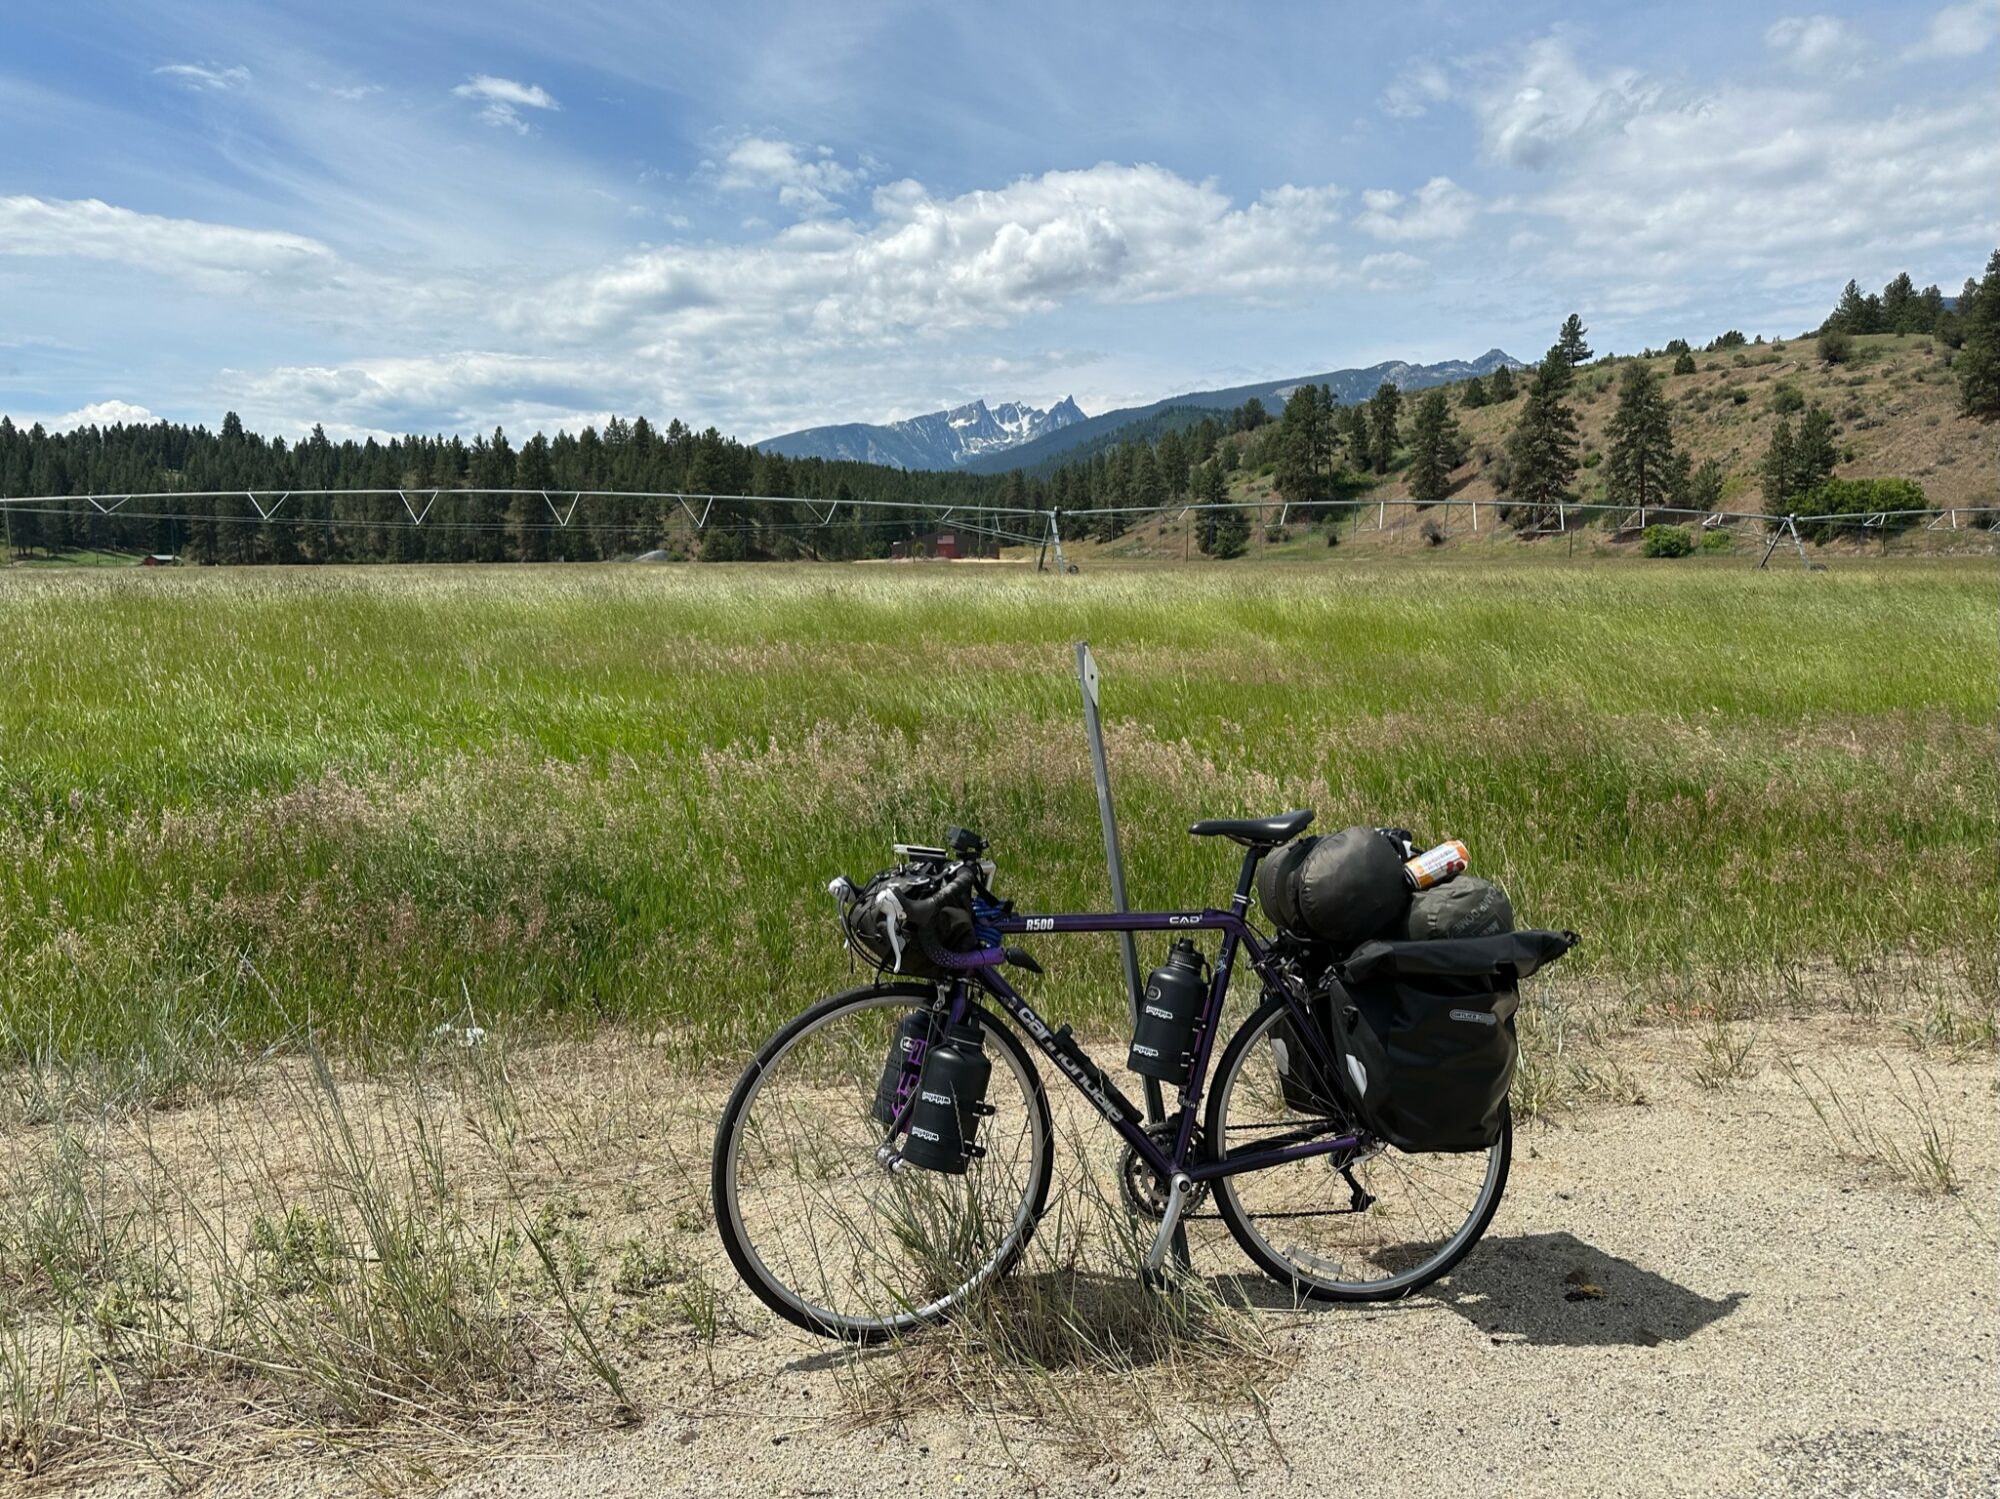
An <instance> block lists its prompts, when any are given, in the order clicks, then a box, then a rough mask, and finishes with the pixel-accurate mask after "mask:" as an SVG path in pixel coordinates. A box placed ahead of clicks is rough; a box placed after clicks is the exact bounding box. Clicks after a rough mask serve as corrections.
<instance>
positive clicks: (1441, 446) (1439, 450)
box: [1410, 390, 1465, 505]
mask: <svg viewBox="0 0 2000 1499" xmlns="http://www.w3.org/2000/svg"><path fill="white" fill-rule="evenodd" d="M1464 450H1465V435H1464V433H1462V432H1461V431H1460V430H1459V426H1458V418H1457V417H1455V416H1453V415H1452V412H1451V403H1450V402H1449V401H1448V400H1447V399H1446V398H1445V393H1444V392H1443V391H1441V390H1433V391H1430V392H1428V393H1426V394H1425V395H1424V396H1423V398H1422V399H1421V400H1419V401H1418V402H1417V409H1416V415H1415V416H1414V417H1413V418H1412V419H1411V421H1410V495H1411V498H1413V499H1414V500H1416V502H1417V503H1418V504H1419V505H1435V504H1436V503H1437V502H1438V501H1439V500H1442V499H1443V498H1444V497H1445V496H1446V495H1448V494H1450V493H1451V471H1452V470H1453V469H1455V468H1457V467H1458V464H1459V460H1460V458H1461V457H1462V456H1463V454H1464Z"/></svg>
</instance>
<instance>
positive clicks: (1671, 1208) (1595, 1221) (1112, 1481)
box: [105, 1020, 2000, 1499]
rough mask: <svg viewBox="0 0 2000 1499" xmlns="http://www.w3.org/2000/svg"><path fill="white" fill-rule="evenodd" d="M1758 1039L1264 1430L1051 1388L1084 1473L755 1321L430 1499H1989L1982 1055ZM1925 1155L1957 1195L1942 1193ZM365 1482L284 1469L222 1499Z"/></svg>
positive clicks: (1637, 1040) (1356, 1340) (1211, 1259)
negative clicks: (1402, 1498)
mask: <svg viewBox="0 0 2000 1499" xmlns="http://www.w3.org/2000/svg"><path fill="white" fill-rule="evenodd" d="M1748 1034H1749V1035H1750V1036H1751V1038H1752V1045H1751V1047H1750V1049H1749V1052H1748V1054H1747V1056H1746V1057H1744V1058H1743V1059H1742V1060H1741V1061H1740V1062H1739V1063H1738V1064H1736V1066H1735V1068H1734V1070H1735V1071H1737V1072H1739V1073H1742V1074H1746V1075H1742V1076H1738V1077H1736V1078H1734V1079H1732V1080H1730V1081H1728V1082H1726V1083H1723V1084H1722V1085H1720V1086H1716V1085H1714V1084H1713V1083H1712V1082H1711V1083H1709V1084H1704V1083H1702V1082H1698V1081H1697V1080H1696V1078H1697V1075H1698V1074H1701V1073H1703V1072H1707V1073H1709V1074H1710V1076H1711V1077H1712V1075H1713V1063H1714V1055H1713V1048H1712V1047H1710V1046H1708V1045H1707V1044H1705V1042H1704V1040H1703V1038H1702V1037H1701V1036H1700V1035H1698V1034H1697V1033H1695V1032H1691V1031H1672V1030H1647V1031H1642V1032H1639V1033H1637V1034H1635V1035H1633V1036H1630V1037H1627V1038H1625V1039H1624V1040H1622V1041H1620V1042H1617V1043H1615V1044H1614V1048H1613V1050H1614V1054H1615V1060H1616V1061H1617V1063H1618V1065H1619V1066H1620V1067H1621V1068H1622V1069H1623V1070H1624V1073H1625V1075H1626V1076H1627V1078H1628V1079H1629V1080H1630V1083H1631V1085H1632V1087H1633V1088H1634V1090H1635V1091H1637V1092H1638V1093H1640V1094H1641V1095H1642V1096H1643V1102H1640V1103H1626V1104H1619V1105H1601V1106H1597V1107H1594V1108H1590V1109H1585V1110H1581V1111H1578V1112H1575V1113H1570V1114H1567V1115H1564V1116H1562V1117H1561V1118H1559V1119H1558V1120H1557V1121H1556V1122H1554V1123H1550V1124H1540V1125H1535V1126H1533V1127H1530V1128H1526V1129H1524V1130H1523V1131H1522V1132H1521V1135H1520V1138H1519V1144H1518V1147H1517V1156H1516V1160H1515V1165H1514V1172H1513V1177H1512V1180H1511V1183H1510V1185H1509V1189H1508V1192H1507V1196H1506V1199H1505V1201H1504V1203H1503V1204H1502V1206H1501V1209H1500V1212H1499V1216H1498V1218H1497V1219H1496V1221H1495V1223H1494V1225H1493V1227H1492V1230H1491V1231H1490V1232H1489V1234H1488V1235H1487V1237H1486V1240H1485V1242H1484V1243H1483V1244H1482V1245H1481V1246H1480V1248H1479V1249H1478V1250H1477V1251H1476V1252H1475V1254H1474V1255H1473V1256H1472V1257H1471V1258H1470V1259H1469V1260H1468V1261H1467V1262H1466V1264H1465V1265H1464V1266H1463V1267H1461V1268H1460V1270H1459V1271H1458V1272H1457V1273H1456V1274H1454V1275H1453V1276H1451V1277H1450V1278H1449V1279H1448V1280H1447V1281H1446V1282H1444V1283H1443V1284H1441V1285H1440V1286H1438V1287H1436V1288H1434V1289H1433V1290H1431V1291H1430V1292H1427V1293H1425V1294H1422V1295H1419V1296H1417V1297H1415V1298H1413V1299H1412V1300H1410V1301H1407V1302H1404V1303H1401V1304H1398V1305H1395V1306H1390V1307H1385V1308H1381V1309H1374V1310H1357V1309H1351V1308H1330V1309H1309V1310H1305V1311H1292V1310H1290V1309H1285V1308H1278V1309H1274V1310H1270V1311H1265V1312H1260V1313H1258V1315H1259V1316H1260V1317H1263V1318H1268V1319H1269V1321H1270V1326H1271V1333H1272V1337H1273V1339H1274V1341H1275V1342H1276V1343H1277V1344H1278V1345H1280V1346H1282V1347H1283V1348H1284V1349H1285V1350H1286V1352H1287V1354H1288V1356H1289V1360H1290V1367H1289V1372H1286V1373H1284V1374H1283V1376H1282V1377H1281V1378H1280V1379H1279V1380H1278V1381H1277V1382H1276V1383H1275V1385H1274V1386H1273V1387H1271V1388H1269V1389H1268V1391H1267V1393H1266V1395H1265V1400H1264V1403H1263V1406H1262V1409H1261V1410H1260V1409H1258V1408H1256V1406H1255V1404H1254V1403H1249V1404H1246V1403H1245V1402H1244V1401H1243V1400H1241V1399H1239V1398H1236V1397H1237V1395H1238V1394H1240V1392H1231V1391H1227V1390H1221V1389H1218V1390H1217V1392H1216V1394H1215V1398H1209V1397H1208V1396H1206V1395H1204V1394H1202V1393H1201V1392H1199V1391H1197V1392H1193V1393H1190V1392H1188V1391H1186V1390H1185V1388H1184V1387H1183V1388H1182V1392H1181V1393H1180V1394H1178V1395H1175V1394H1171V1393H1166V1394H1162V1393H1160V1389H1168V1390H1170V1389H1171V1387H1172V1386H1173V1384H1174V1382H1173V1381H1172V1380H1170V1379H1167V1378H1165V1377H1164V1376H1163V1377H1162V1378H1161V1379H1160V1380H1159V1381H1157V1382H1155V1383H1156V1386H1157V1388H1155V1389H1154V1390H1153V1391H1152V1392H1150V1393H1149V1392H1148V1380H1147V1373H1146V1371H1145V1370H1143V1369H1141V1370H1138V1371H1135V1372H1134V1373H1133V1374H1131V1375H1130V1376H1126V1377H1122V1378H1118V1379H1113V1380H1109V1381H1106V1382H1104V1383H1103V1384H1102V1386H1101V1387H1100V1388H1099V1389H1098V1390H1097V1391H1095V1392H1092V1391H1091V1390H1089V1389H1088V1388H1086V1386H1085V1384H1084V1382H1083V1381H1082V1380H1080V1379H1070V1380H1068V1381H1066V1382H1064V1377H1063V1376H1062V1375H1061V1374H1060V1373H1058V1374H1057V1375H1056V1376H1055V1377H1056V1379H1057V1381H1058V1382H1059V1387H1060V1388H1061V1389H1062V1390H1063V1391H1064V1392H1065V1393H1064V1397H1063V1398H1064V1399H1066V1400H1072V1401H1076V1402H1080V1403H1088V1402H1096V1403H1097V1404H1098V1406H1099V1407H1101V1408H1098V1409H1094V1410H1092V1411H1091V1413H1090V1415H1089V1419H1088V1422H1087V1423H1086V1424H1088V1426H1089V1427H1090V1430H1091V1433H1092V1435H1091V1438H1090V1440H1088V1441H1079V1439H1078V1435H1077V1423H1076V1422H1075V1421H1062V1422H1046V1423H1038V1422H1036V1421H1034V1420H1030V1419H1024V1418H1022V1417H1021V1416H1019V1415H1009V1414H1003V1413H996V1412H993V1411H987V1412H983V1413H982V1412H977V1411H972V1410H968V1409H966V1408H964V1407H963V1406H962V1405H958V1404H955V1403H954V1402H953V1401H952V1400H950V1399H943V1398H940V1399H937V1400H930V1399H927V1395H928V1394H929V1393H930V1392H928V1391H926V1390H924V1389H913V1390H909V1391H906V1392H905V1393H906V1394H907V1395H908V1396H909V1398H908V1399H906V1400H900V1401H892V1402H891V1404H892V1405H900V1406H901V1407H902V1408H903V1409H902V1413H901V1414H900V1415H896V1416H877V1417H875V1418H872V1419H871V1418H869V1417H867V1416H866V1415H865V1413H864V1411H863V1409H862V1407H864V1406H865V1405H866V1404H867V1403H868V1402H867V1401H865V1400H859V1399H857V1390H859V1389H865V1388H870V1387H872V1388H874V1389H876V1390H877V1392H878V1393H879V1391H880V1390H881V1388H882V1387H883V1385H884V1384H885V1383H893V1382H894V1381H896V1380H898V1379H906V1380H920V1379H925V1378H928V1377H930V1376H931V1375H933V1374H934V1373H935V1369H934V1367H930V1366H926V1365H925V1363H924V1362H923V1361H922V1360H920V1359H911V1358H910V1357H909V1356H908V1355H907V1354H901V1355H899V1354H895V1353H881V1352H876V1353H868V1354H854V1353H850V1352H847V1351H843V1350H841V1349H838V1348H835V1347H833V1346H832V1345H829V1344H826V1343H823V1342H819V1341H816V1340H813V1339H810V1338H807V1337H805V1336H803V1335H799V1334H796V1333H794V1332H792V1331H790V1330H789V1329H785V1328H782V1327H780V1326H778V1325H777V1324H776V1323H774V1322H773V1321H771V1320H770V1319H768V1318H763V1317H761V1316H754V1315H751V1314H750V1313H749V1311H748V1309H747V1298H739V1301H738V1305H737V1306H736V1308H735V1310H736V1311H737V1312H738V1313H739V1314H740V1315H741V1326H740V1328H739V1329H738V1330H735V1331H727V1330H725V1331H724V1332H723V1334H722V1335H721V1336H720V1337H719V1338H718V1339H717V1340H716V1341H715V1342H714V1343H713V1344H711V1345H708V1346H705V1347H700V1348H691V1347H682V1348H679V1349H663V1350H660V1351H658V1352H657V1353H656V1355H655V1356H653V1357H651V1358H650V1359H648V1360H647V1361H646V1362H645V1364H644V1366H643V1367H642V1368H640V1369H638V1370H635V1371H634V1389H635V1391H636V1392H637V1393H638V1395H639V1400H640V1404H641V1406H642V1407H643V1409H644V1412H645V1414H644V1417H643V1419H642V1421H641V1423H640V1424H639V1425H637V1426H636V1427H635V1428H633V1429H630V1430H624V1431H609V1432H606V1431H598V1432H582V1433H578V1432H576V1431H575V1429H574V1428H572V1430H571V1432H570V1434H569V1435H567V1436H563V1437H560V1438H551V1439H549V1440H547V1441H546V1442H544V1443H542V1444H539V1445H537V1444H534V1443H520V1442H517V1444H516V1445H514V1446H513V1447H512V1448H511V1450H508V1451H505V1452H500V1453H496V1454H494V1455H492V1456H491V1457H489V1458H486V1459H483V1460H481V1461H479V1462H477V1463H476V1464H474V1465H473V1466H471V1467H469V1468H466V1469H464V1470H462V1471H460V1472H459V1473H458V1474H457V1476H456V1477H455V1478H453V1479H451V1480H450V1481H449V1482H448V1483H446V1484H445V1485H444V1487H443V1492H445V1493H447V1494H450V1495H453V1496H456V1499H488V1496H492V1499H498V1496H507V1495H519V1494H537V1495H544V1494H546V1495H557V1496H561V1495H571V1494H575V1495H583V1494H591V1495H635V1496H637V1495H644V1496H647V1499H657V1496H660V1495H668V1494H702V1495H733V1494H742V1495H750V1494H757V1495H829V1494H849V1493H860V1492H871V1493H874V1492H888V1493H911V1494H938V1493H1002V1492H1005V1493H1019V1492H1025V1491H1033V1492H1039V1493H1047V1494H1069V1493H1075V1494H1093V1495H1094V1494H1100V1493H1105V1492H1116V1493H1120V1494H1162V1495H1164V1494H1170V1493H1172V1494H1187V1493H1198V1494H1199V1493H1218V1494H1220V1493H1229V1492H1242V1493H1250V1494H1310V1493H1320V1492H1326V1493H1346V1494H1357V1495H1371V1494H1381V1495H1391V1494H1393V1495H1431V1494H1437V1495H1445V1494H1451V1495H1460V1494H1465V1493H1468V1492H1504V1493H1508V1494H1590V1495H1604V1494H1632V1495H1639V1494H1645V1495H1659V1494H1718V1495H1753V1494H1766V1493H1771V1492H1807V1493H1816V1494H1818V1493H1838V1494H1846V1493H1853V1494H1973V1493H1979V1494H1986V1493H1990V1492H1992V1490H1993V1484H1994V1478H1995V1473H1996V1454H2000V1448H1996V1443H1995V1411H1996V1409H2000V1401H1996V1395H2000V1390H1996V1378H1995V1364H1996V1361H2000V1325H1997V1324H2000V1319H1996V1314H1995V1285H1994V1277H1993V1264H1994V1252H1995V1241H1994V1237H1993V1234H1994V1200H1995V1193H1994V1187H1995V1184H1996V1155H1997V1154H2000V1153H1997V1152H1996V1148H1995V1147H1996V1132H1995V1130H1994V1127H1993V1125H1994V1114H1995V1104H1996V1082H1995V1077H1994V1069H1993V1066H1992V1062H1991V1058H1990V1057H1985V1056H1972V1057H1965V1056H1960V1057H1958V1058H1956V1059H1954V1058H1952V1057H1950V1056H1948V1055H1946V1054H1943V1053H1940V1052H1935V1051H1934V1052H1931V1053H1918V1052H1914V1051H1912V1050H1911V1049H1910V1048H1909V1047H1908V1045H1907V1044H1905V1043H1901V1042H1899V1041H1895V1040H1891V1039H1888V1038H1887V1037H1885V1035H1884V1034H1883V1033H1882V1031H1881V1030H1880V1028H1879V1027H1878V1028H1876V1029H1872V1030H1871V1029H1870V1028H1868V1027H1866V1026H1862V1025H1859V1024H1857V1023H1854V1022H1849V1021H1845V1020H1826V1021H1787V1022H1783V1023H1774V1024H1770V1025H1766V1026H1763V1027H1761V1028H1758V1029H1755V1030H1754V1031H1752V1032H1749V1033H1748ZM1815 1104H1817V1107H1815ZM1822 1114H1824V1115H1825V1116H1826V1118H1827V1119H1828V1120H1829V1121H1830V1122H1831V1124H1832V1126H1833V1128H1834V1129H1835V1130H1839V1131H1841V1132H1842V1133H1843V1135H1844V1138H1845V1144H1844V1145H1843V1146H1840V1147H1837V1146H1836V1144H1835V1141H1834V1138H1833V1135H1832V1133H1830V1130H1829V1127H1828V1125H1827V1124H1825V1123H1822V1119H1821V1115H1822ZM1926 1141H1928V1142H1929V1145H1928V1150H1929V1155H1928V1156H1927V1155H1926V1153H1925V1151H1926V1145H1925V1142H1926ZM1940 1152H1941V1153H1942V1155H1943V1157H1944V1159H1945V1161H1946V1162H1947V1163H1948V1170H1949V1173H1950V1175H1951V1177H1952V1178H1953V1180H1954V1182H1955V1183H1956V1186H1957V1190H1955V1191H1952V1192H1948V1193H1944V1192H1939V1191H1938V1190H1937V1189H1936V1187H1937V1183H1936V1182H1935V1181H1932V1182H1930V1183H1929V1185H1928V1187H1926V1185H1925V1182H1924V1178H1923V1172H1924V1171H1926V1170H1928V1169H1931V1168H1928V1167H1926V1166H1925V1165H1924V1164H1923V1162H1924V1161H1925V1160H1927V1159H1934V1158H1935V1157H1936V1156H1937V1155H1938V1154H1939V1153H1940ZM1196 1252H1197V1258H1198V1264H1197V1268H1198V1269H1199V1270H1201V1271H1202V1272H1204V1273H1205V1274H1207V1275H1209V1276H1211V1277H1215V1278H1216V1279H1217V1282H1218V1284H1220V1285H1221V1286H1222V1287H1223V1288H1224V1289H1225V1290H1227V1289H1228V1288H1229V1287H1230V1286H1232V1285H1235V1284H1237V1281H1236V1280H1235V1279H1234V1278H1235V1277H1239V1276H1241V1275H1243V1274H1244V1273H1245V1271H1246V1266H1245V1265H1244V1263H1243V1261H1242V1260H1241V1258H1240V1256H1239V1255H1237V1254H1236V1252H1235V1250H1234V1248H1233V1246H1231V1245H1230V1244H1229V1243H1228V1242H1227V1240H1226V1239H1224V1238H1222V1237H1220V1235H1219V1233H1218V1232H1217V1231H1215V1230H1214V1229H1213V1228H1205V1229H1204V1231H1203V1232H1202V1233H1201V1234H1199V1235H1198V1236H1197V1245H1196ZM898 1360H900V1362H898ZM927 1369H928V1372H927ZM1218 1383H1219V1384H1220V1385H1226V1384H1227V1383H1228V1381H1227V1378H1226V1375H1225V1376H1224V1377H1223V1378H1222V1379H1221V1380H1220V1381H1219V1382H1218ZM362 1481H363V1479H362V1477H361V1475H358V1474H356V1473H355V1472H354V1471H352V1470H347V1471H345V1472H333V1471H330V1470H329V1469H328V1467H327V1466H326V1465H325V1464H324V1462H323V1461H322V1462H321V1463H320V1464H318V1465H316V1466H314V1467H310V1468H309V1467H307V1466H305V1465H302V1464H286V1463H282V1462H280V1463H277V1464H275V1465H273V1464H271V1463H269V1462H266V1463H262V1464H260V1465H259V1466H258V1467H257V1469H255V1470H254V1472H253V1473H246V1474H240V1475H237V1476H234V1477H231V1476H226V1475H218V1476H217V1477H216V1478H215V1480H214V1481H213V1483H212V1485H211V1487H212V1491H213V1492H216V1493H220V1494H230V1495H237V1494H243V1495H248V1494H253V1493H256V1494H273V1493H285V1494H304V1493H315V1494H319V1493H330V1492H335V1491H339V1490H342V1489H346V1488H350V1487H355V1486H357V1485H359V1484H360V1483H361V1482H362ZM143 1487H144V1485H143V1484H139V1485H136V1486H135V1487H132V1488H128V1489H127V1490H126V1491H127V1492H137V1491H139V1489H140V1488H143ZM105 1492H109V1490H105Z"/></svg>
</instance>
